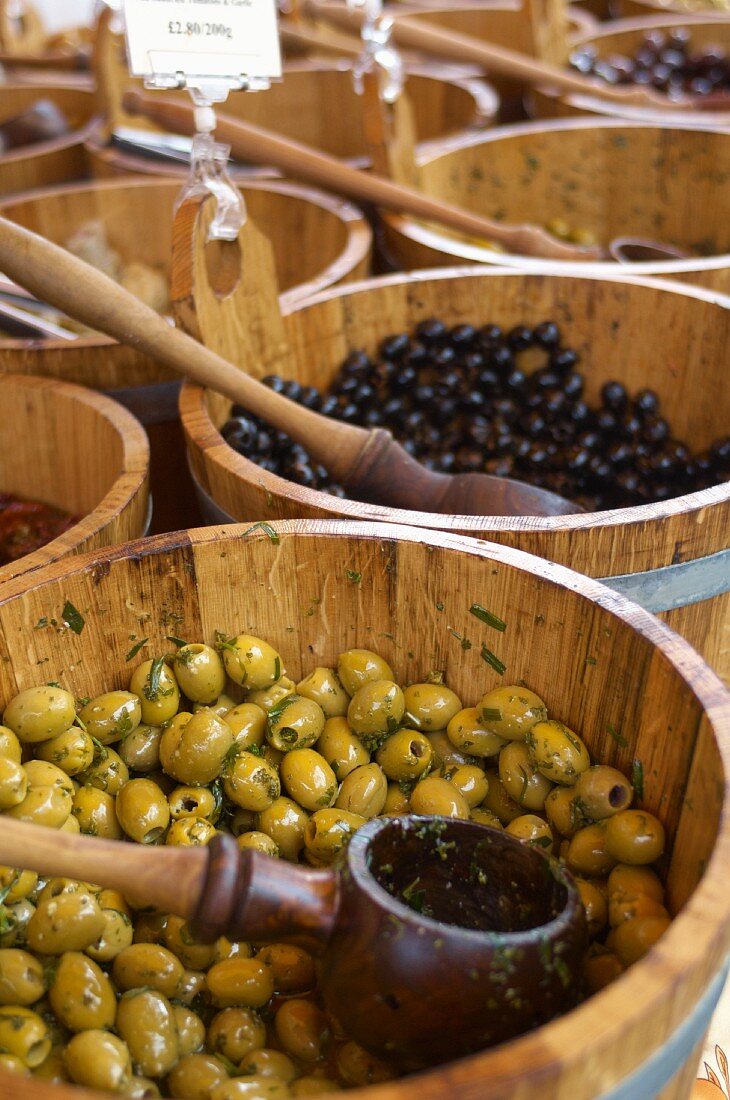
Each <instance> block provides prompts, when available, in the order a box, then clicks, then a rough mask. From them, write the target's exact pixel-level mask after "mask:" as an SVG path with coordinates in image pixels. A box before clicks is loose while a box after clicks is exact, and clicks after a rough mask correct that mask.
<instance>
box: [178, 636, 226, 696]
mask: <svg viewBox="0 0 730 1100" xmlns="http://www.w3.org/2000/svg"><path fill="white" fill-rule="evenodd" d="M172 667H173V669H174V670H175V679H176V680H177V682H178V685H179V687H180V690H181V691H182V693H183V694H184V695H186V696H187V698H188V699H190V701H191V702H192V703H203V705H204V706H211V705H212V704H213V703H215V701H216V700H217V699H218V697H219V695H220V694H221V693H222V691H223V689H224V687H225V686H226V670H225V668H224V667H223V662H222V660H221V659H220V657H219V656H218V654H217V653H216V651H215V650H214V649H213V648H212V646H209V645H201V644H200V643H198V642H193V643H192V644H191V645H184V646H181V647H180V649H178V651H177V653H176V654H175V656H174V658H173V662H172Z"/></svg>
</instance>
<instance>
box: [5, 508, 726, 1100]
mask: <svg viewBox="0 0 730 1100" xmlns="http://www.w3.org/2000/svg"><path fill="white" fill-rule="evenodd" d="M277 526H278V532H277V535H276V536H275V538H276V541H273V540H272V539H271V537H270V536H269V535H267V534H266V533H264V532H262V531H261V530H254V531H250V530H249V531H247V530H246V529H245V528H241V527H238V528H227V529H218V530H207V531H192V532H188V533H186V532H180V533H177V534H174V535H169V536H165V537H159V538H155V539H149V540H144V541H140V542H136V543H131V544H128V545H126V546H122V547H117V548H116V549H112V550H109V551H107V552H104V553H101V554H100V553H97V554H93V555H87V556H86V557H84V558H83V559H81V560H79V561H71V562H63V563H58V564H57V565H55V566H52V567H50V568H48V569H46V570H44V571H43V572H42V573H37V574H35V575H34V576H33V577H32V578H27V579H26V581H25V584H24V585H19V584H14V585H13V586H12V587H9V588H6V589H5V590H4V591H3V592H2V593H0V637H2V653H3V658H4V659H3V661H2V662H0V701H2V700H5V699H7V698H8V697H9V696H11V695H13V694H14V693H15V692H17V691H18V690H20V689H23V688H26V687H29V686H31V685H33V684H36V683H38V682H39V680H50V679H54V678H58V679H59V680H60V681H61V682H62V683H63V685H64V687H67V688H68V689H69V690H71V691H72V692H73V693H74V694H76V695H95V694H97V693H99V692H101V691H105V690H109V689H111V688H113V687H121V686H122V685H124V686H126V684H127V682H128V680H129V664H128V663H127V661H126V656H127V650H128V649H129V644H130V643H129V639H130V636H135V635H136V636H139V635H144V636H145V637H146V638H149V652H150V653H160V652H164V651H165V650H166V649H167V648H168V644H169V643H167V642H166V641H165V635H167V634H169V633H170V630H171V626H170V624H171V623H172V624H174V632H175V634H178V635H180V636H182V637H185V638H188V639H206V640H211V639H212V637H213V633H214V631H215V630H223V631H225V632H226V633H227V634H231V633H235V632H238V631H239V630H241V629H245V630H247V631H250V632H252V633H253V634H256V635H259V636H261V637H264V638H267V639H269V640H270V641H271V642H272V643H273V644H274V645H276V646H277V648H278V649H279V650H280V652H281V654H282V658H283V661H284V664H285V666H286V668H287V671H288V673H289V674H290V675H292V676H294V677H295V678H297V679H298V678H299V677H300V676H301V675H303V674H304V672H305V671H306V670H307V669H309V668H311V667H312V666H313V665H315V664H321V665H329V664H332V663H333V661H334V660H335V658H336V655H337V654H338V653H339V652H340V651H341V650H343V649H345V648H348V647H350V646H358V645H359V646H366V647H369V648H373V649H376V650H377V651H379V652H380V653H382V654H383V656H384V657H385V658H386V659H387V660H388V661H390V662H391V663H392V665H393V667H394V669H395V670H396V672H397V677H398V679H399V681H400V682H413V681H414V680H418V679H421V678H423V677H425V676H426V674H427V673H428V672H429V671H431V670H433V669H439V670H443V672H444V674H445V677H446V680H447V682H448V683H449V685H450V686H451V687H453V688H454V689H455V690H456V691H457V693H460V694H461V695H462V696H463V698H464V699H465V701H469V702H470V703H471V702H474V701H476V700H477V699H478V697H479V695H480V693H481V692H482V691H484V690H487V689H489V688H491V687H493V686H497V684H498V683H501V682H506V681H505V680H501V679H500V678H499V677H498V676H497V674H496V673H495V672H494V671H492V670H491V669H490V668H489V667H488V666H487V665H486V664H485V663H484V662H483V661H482V659H481V657H480V642H481V641H483V640H486V641H487V642H488V644H489V645H490V646H492V645H493V646H494V647H495V649H498V651H499V656H500V658H501V659H502V660H503V661H504V663H505V664H506V666H507V671H506V673H505V677H506V678H507V679H508V680H509V681H510V682H517V681H519V680H523V681H525V682H526V683H527V684H529V686H530V687H531V688H533V689H534V690H535V691H537V692H540V693H541V694H543V695H544V696H545V698H546V700H547V701H548V705H549V706H550V707H551V709H552V710H554V712H555V713H556V714H559V715H560V717H561V718H562V719H563V720H564V721H565V722H567V723H568V724H569V725H570V726H571V727H572V728H573V729H576V730H578V731H579V732H580V733H581V735H582V736H583V737H584V738H585V740H586V742H587V744H588V747H589V748H590V750H591V752H592V754H593V755H594V756H595V757H596V758H598V759H600V760H601V761H604V762H606V763H610V764H613V765H615V766H616V767H619V768H621V769H623V770H624V771H626V772H629V773H630V772H631V770H632V764H633V762H636V761H638V762H640V763H641V765H642V769H643V775H644V793H643V798H642V800H641V803H640V804H642V805H644V806H645V807H646V808H647V809H648V810H651V811H653V812H655V813H657V814H658V815H659V816H660V817H661V819H662V821H663V822H664V823H665V825H666V828H667V835H668V838H669V844H668V855H667V857H666V860H665V870H666V882H667V890H668V898H669V902H668V903H669V905H670V908H671V910H672V912H674V913H677V914H678V915H677V917H676V919H675V921H674V922H673V924H672V925H671V927H670V928H669V930H668V931H667V933H666V934H665V936H664V937H663V938H662V939H661V940H660V942H659V943H658V944H657V945H656V946H655V947H654V948H653V949H652V950H651V952H650V953H649V955H648V956H647V957H646V958H645V959H644V960H642V961H641V962H639V963H637V964H636V965H635V966H634V967H632V968H631V969H630V971H628V972H627V973H626V974H625V975H624V976H623V977H621V978H620V979H619V980H618V981H617V982H616V983H615V984H614V985H612V986H611V987H609V988H608V989H606V990H604V991H603V992H601V993H599V994H597V995H596V996H594V997H592V998H590V999H589V1000H588V1001H586V1002H585V1003H584V1004H583V1005H581V1006H580V1007H578V1008H577V1009H575V1010H574V1011H572V1012H570V1013H569V1014H567V1015H566V1016H564V1017H562V1018H561V1019H558V1020H555V1021H553V1022H551V1023H550V1024H548V1025H546V1026H544V1027H542V1028H540V1029H538V1030H536V1031H534V1032H532V1033H531V1034H529V1035H526V1036H524V1037H522V1038H520V1039H517V1040H515V1041H513V1042H510V1043H507V1044H505V1045H503V1046H501V1047H498V1048H495V1049H493V1050H491V1051H485V1052H483V1053H480V1054H477V1055H474V1056H472V1057H470V1058H467V1059H465V1060H462V1061H460V1062H458V1063H452V1064H451V1065H446V1066H441V1067H439V1068H437V1069H434V1070H430V1071H428V1072H426V1073H421V1074H418V1075H417V1076H414V1077H411V1078H406V1079H403V1080H400V1081H393V1082H389V1083H387V1084H385V1085H381V1086H378V1087H375V1088H372V1089H362V1090H358V1091H356V1092H354V1093H352V1095H353V1097H354V1098H362V1100H365V1098H370V1097H372V1100H452V1098H454V1097H459V1100H484V1097H485V1096H489V1097H490V1100H522V1098H523V1097H525V1096H528V1095H532V1096H537V1095H539V1096H540V1097H544V1098H546V1100H547V1098H552V1097H557V1096H570V1097H571V1098H572V1100H596V1098H597V1097H608V1096H610V1095H614V1090H615V1089H616V1088H622V1089H624V1088H625V1089H627V1090H628V1091H626V1092H624V1093H623V1095H626V1096H631V1097H637V1098H639V1097H641V1098H642V1100H648V1098H649V1097H654V1096H655V1095H661V1097H662V1100H670V1098H671V1100H679V1098H682V1097H685V1096H686V1095H687V1090H688V1083H689V1081H690V1080H691V1078H692V1076H693V1075H694V1072H695V1066H696V1060H695V1059H694V1058H693V1057H692V1048H693V1046H694V1045H695V1043H696V1042H697V1040H698V1038H701V1035H702V1033H703V1032H704V1030H705V1028H706V1026H707V1019H708V1015H709V1013H710V1012H711V1011H712V1007H713V1005H714V1002H715V1000H716V998H717V996H718V995H719V985H720V983H721V981H722V977H723V971H724V966H725V959H726V955H727V952H728V948H730V895H728V891H727V880H728V875H730V825H729V824H728V781H727V777H728V769H729V768H730V699H729V698H728V694H727V692H725V691H724V690H723V688H722V687H721V685H720V683H719V681H718V680H717V679H716V677H715V676H714V675H713V674H712V673H711V672H710V671H709V669H708V668H707V667H706V666H705V665H703V663H702V662H701V660H700V659H699V657H698V656H697V655H696V654H695V653H694V652H693V651H692V650H691V649H690V647H689V646H688V645H687V644H686V643H685V642H684V641H683V640H682V639H680V638H678V637H677V636H676V635H674V634H672V633H671V632H670V631H668V630H667V629H666V628H665V627H664V626H663V625H662V624H661V623H659V622H657V621H656V620H655V619H654V618H653V617H652V616H650V615H648V614H647V613H646V612H644V611H643V610H641V609H640V608H637V607H635V606H633V605H631V604H629V603H627V602H626V601H625V600H623V599H621V598H620V597H618V596H617V595H616V594H615V593H613V592H610V591H608V590H607V589H605V588H603V587H602V586H600V585H597V584H596V583H595V582H594V581H591V580H589V579H587V578H584V577H581V576H579V575H578V574H576V573H573V572H571V571H569V570H566V569H564V568H563V567H561V566H557V565H554V564H552V563H549V562H545V561H541V560H538V559H536V558H532V557H530V556H528V555H525V554H522V553H520V552H518V551H515V550H513V549H510V548H507V547H500V546H494V545H490V544H485V543H480V542H477V541H474V540H471V539H463V538H460V537H458V536H455V535H453V534H445V533H437V532H430V531H423V530H413V529H409V528H404V527H400V528H399V527H394V526H391V525H379V524H352V523H344V524H342V523H341V524H333V523H329V522H314V523H311V522H310V523H304V522H299V523H290V524H281V525H277ZM355 574H359V575H360V576H361V580H360V582H359V583H355V582H353V580H352V579H351V578H352V576H353V575H355ZM66 600H70V601H71V603H72V604H73V605H74V606H75V607H76V608H77V609H78V610H79V611H80V612H81V614H82V616H83V618H84V626H83V630H82V632H81V634H79V635H77V634H74V633H72V632H71V631H65V632H64V633H63V636H62V637H59V636H58V634H57V633H56V631H55V630H54V629H53V628H50V627H49V628H47V629H42V628H40V629H33V625H34V624H37V623H38V622H39V621H41V620H42V619H49V620H50V619H51V618H60V613H61V609H62V608H63V606H64V603H65V601H66ZM472 600H479V601H480V602H481V603H483V604H484V605H485V606H487V607H489V608H490V609H491V610H492V611H493V612H494V613H495V614H498V615H499V616H501V617H502V618H503V619H504V621H505V622H506V624H507V629H506V631H505V632H504V634H499V635H495V636H494V637H489V634H490V631H489V629H488V628H485V627H483V626H479V625H478V624H475V621H474V620H473V618H472V617H471V616H470V615H469V613H468V608H469V605H470V603H471V602H472ZM454 631H458V632H462V633H464V634H466V635H468V636H469V637H470V638H471V639H472V641H473V643H474V644H472V647H471V649H469V650H465V649H464V648H463V647H462V645H461V644H460V642H459V641H458V639H457V638H455V637H454ZM491 634H494V631H491ZM495 639H496V640H495ZM39 668H42V670H43V671H42V673H39ZM614 727H615V729H616V730H620V731H621V733H622V738H624V739H625V745H624V744H623V742H622V744H619V743H618V742H617V740H616V739H615V738H614V737H612V736H611V734H610V733H609V732H608V731H609V730H610V729H612V728H614ZM367 965H368V960H367V959H363V966H367ZM670 1040H671V1042H672V1043H673V1048H672V1046H666V1047H665V1045H666V1044H667V1043H668V1041H670ZM688 1059H689V1061H688ZM0 1093H2V1094H3V1095H5V1094H7V1095H12V1096H13V1097H14V1098H15V1100H41V1097H42V1098H43V1100H77V1098H79V1097H80V1096H81V1095H82V1094H81V1093H80V1092H78V1091H77V1090H75V1089H73V1088H71V1087H65V1086H64V1087H60V1086H59V1087H56V1086H53V1085H50V1084H48V1083H47V1082H45V1081H34V1080H33V1078H18V1077H8V1076H6V1075H4V1074H0ZM83 1095H85V1096H88V1097H92V1096H93V1097H94V1098H95V1100H102V1097H101V1095H100V1094H98V1093H89V1092H85V1093H83ZM616 1095H618V1093H616Z"/></svg>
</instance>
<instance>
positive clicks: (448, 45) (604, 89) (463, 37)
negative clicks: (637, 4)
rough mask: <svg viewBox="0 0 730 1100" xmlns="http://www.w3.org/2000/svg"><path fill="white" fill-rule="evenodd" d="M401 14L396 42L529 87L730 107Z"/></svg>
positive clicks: (332, 11) (318, 3)
mask: <svg viewBox="0 0 730 1100" xmlns="http://www.w3.org/2000/svg"><path fill="white" fill-rule="evenodd" d="M304 10H305V12H306V13H308V14H310V15H313V16H314V17H315V18H317V19H322V20H324V21H325V22H329V23H331V24H333V25H334V26H337V27H342V28H344V29H345V30H350V31H353V32H357V31H358V30H359V28H360V26H361V24H362V19H363V17H362V13H361V12H359V11H354V10H350V9H349V8H347V7H345V5H344V4H333V3H331V2H327V0H305V3H304ZM412 14H413V13H412V12H410V13H408V15H398V16H397V17H396V18H395V19H394V20H393V41H394V42H395V43H396V44H397V45H399V46H403V47H405V48H407V49H413V50H420V51H422V52H424V53H430V54H433V55H435V56H437V57H442V58H447V59H449V60H450V61H460V62H468V63H472V64H476V65H481V66H482V67H483V68H484V69H486V70H487V71H492V72H495V73H498V74H499V75H500V76H503V77H506V78H507V79H511V80H519V81H521V82H523V83H524V84H526V85H527V86H528V87H530V88H539V87H545V86H547V87H552V88H557V90H558V91H560V92H564V93H572V94H578V95H590V96H598V97H600V98H601V99H605V100H608V101H610V102H612V103H621V104H624V105H625V106H636V107H646V108H651V109H652V110H653V111H655V110H659V111H677V110H679V109H683V110H687V109H689V110H722V109H727V108H728V107H729V106H730V96H728V95H722V96H716V97H714V98H712V99H710V97H709V96H708V97H705V98H704V99H703V97H701V96H686V97H684V98H683V99H669V98H668V97H667V96H665V95H660V94H659V93H658V92H655V91H653V90H651V89H646V88H639V87H637V86H635V85H623V86H619V87H616V86H613V85H610V84H607V83H606V82H605V81H601V80H598V79H595V80H592V79H590V78H588V77H586V76H582V75H581V74H580V73H578V72H572V71H571V70H570V69H566V68H561V67H560V66H559V65H552V64H550V63H549V62H547V61H541V60H540V59H538V58H535V57H529V56H528V55H527V54H523V53H519V52H518V51H517V50H510V49H507V47H505V46H497V45H496V44H495V43H493V42H485V41H483V40H482V39H479V38H474V37H473V35H469V34H461V33H458V32H457V31H451V30H448V29H447V28H446V27H439V26H436V25H429V24H428V23H427V22H425V21H424V20H422V19H415V20H414V19H412V18H409V15H412Z"/></svg>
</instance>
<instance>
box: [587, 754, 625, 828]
mask: <svg viewBox="0 0 730 1100" xmlns="http://www.w3.org/2000/svg"><path fill="white" fill-rule="evenodd" d="M575 794H576V797H577V798H579V799H580V805H581V807H582V809H583V812H584V813H585V814H586V816H587V817H590V818H593V819H594V820H596V821H599V820H602V819H603V818H606V817H611V816H612V815H613V814H616V813H619V811H620V810H627V809H628V808H629V806H630V805H631V801H632V799H633V797H634V791H633V788H632V786H631V784H630V783H629V781H628V779H627V778H626V776H625V775H624V774H623V772H620V771H619V770H618V769H617V768H609V767H607V766H606V765H605V764H596V765H594V766H593V767H592V768H588V769H587V770H586V771H584V772H583V774H582V775H580V776H579V778H578V782H577V783H576V785H575Z"/></svg>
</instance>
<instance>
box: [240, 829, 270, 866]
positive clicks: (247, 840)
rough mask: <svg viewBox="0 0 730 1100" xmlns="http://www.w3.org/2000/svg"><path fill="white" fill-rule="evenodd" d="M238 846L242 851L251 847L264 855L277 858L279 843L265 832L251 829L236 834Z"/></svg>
mask: <svg viewBox="0 0 730 1100" xmlns="http://www.w3.org/2000/svg"><path fill="white" fill-rule="evenodd" d="M237 839H238V847H239V848H240V849H241V851H242V852H245V851H246V850H247V849H249V848H250V849H252V850H253V851H254V852H263V854H264V855H265V856H271V858H272V859H278V858H279V855H280V852H279V845H278V844H277V843H276V841H275V840H272V839H271V837H270V836H267V835H266V833H260V832H259V831H258V829H251V830H250V831H249V832H248V833H241V834H240V835H239V836H238V838H237Z"/></svg>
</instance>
